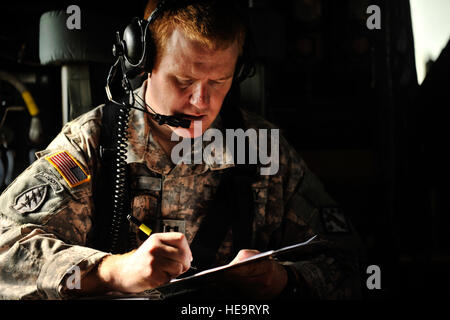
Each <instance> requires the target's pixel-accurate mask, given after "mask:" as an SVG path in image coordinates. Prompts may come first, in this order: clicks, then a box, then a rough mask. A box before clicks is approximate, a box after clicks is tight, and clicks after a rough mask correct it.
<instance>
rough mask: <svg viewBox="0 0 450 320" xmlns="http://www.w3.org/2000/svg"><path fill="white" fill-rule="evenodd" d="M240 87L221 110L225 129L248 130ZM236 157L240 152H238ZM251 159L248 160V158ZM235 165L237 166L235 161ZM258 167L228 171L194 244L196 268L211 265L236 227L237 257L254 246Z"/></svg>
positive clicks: (249, 166) (234, 233) (237, 167)
mask: <svg viewBox="0 0 450 320" xmlns="http://www.w3.org/2000/svg"><path fill="white" fill-rule="evenodd" d="M236 90H237V89H236V88H234V90H233V88H232V90H230V92H231V94H230V95H229V96H227V99H226V100H225V101H224V105H223V107H222V110H221V117H222V121H223V125H224V128H233V129H236V128H242V129H245V125H244V120H243V117H242V113H241V111H240V110H239V108H238V107H237V105H238V104H237V102H238V99H237V96H238V92H236ZM234 154H235V156H236V152H234ZM247 159H248V157H247ZM235 163H237V162H236V161H235ZM255 173H256V166H255V165H236V166H235V167H233V168H230V169H225V172H224V173H223V174H222V178H221V182H220V185H219V188H218V190H217V194H216V198H215V200H214V204H213V205H212V207H211V210H210V211H209V213H208V215H207V216H206V217H204V218H203V221H202V223H201V225H200V227H199V229H198V231H197V233H196V235H195V237H194V239H193V241H192V243H191V251H192V254H193V256H194V259H195V264H196V267H198V268H199V269H206V268H209V267H210V266H211V264H212V263H213V262H214V259H215V257H216V254H217V251H218V249H219V247H220V245H221V244H222V242H223V240H224V238H225V236H226V234H227V232H228V230H229V229H230V227H231V228H232V234H233V254H234V255H235V254H237V252H238V251H239V250H240V249H245V248H247V249H248V248H251V247H252V245H253V244H252V242H253V241H252V226H253V216H254V214H253V213H254V210H253V191H252V188H251V184H252V181H253V180H254V178H255Z"/></svg>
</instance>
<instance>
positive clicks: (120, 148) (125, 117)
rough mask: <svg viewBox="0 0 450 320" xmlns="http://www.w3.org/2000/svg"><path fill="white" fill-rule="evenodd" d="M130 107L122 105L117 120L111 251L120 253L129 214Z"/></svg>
mask: <svg viewBox="0 0 450 320" xmlns="http://www.w3.org/2000/svg"><path fill="white" fill-rule="evenodd" d="M129 119H130V108H128V107H127V106H126V105H120V107H119V114H118V122H117V144H116V146H115V163H114V167H115V178H114V187H113V218H112V222H111V232H110V235H111V248H110V252H112V253H118V252H119V251H120V250H119V243H118V242H119V239H120V238H121V237H120V236H121V234H122V232H121V231H122V230H121V229H122V228H123V226H124V225H126V224H125V223H124V221H125V220H126V216H127V214H128V213H127V209H128V206H127V204H128V192H127V161H126V160H127V146H128V137H127V134H128V123H129Z"/></svg>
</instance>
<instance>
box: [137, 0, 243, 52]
mask: <svg viewBox="0 0 450 320" xmlns="http://www.w3.org/2000/svg"><path fill="white" fill-rule="evenodd" d="M157 2H158V0H156V1H155V0H150V1H148V3H147V6H146V9H145V14H144V18H145V19H148V17H149V16H150V14H151V13H152V12H153V11H154V10H155V8H156V5H157ZM176 2H178V1H176ZM185 2H187V4H186V5H184V6H177V7H176V9H174V10H170V9H169V10H167V9H166V8H164V9H163V11H164V12H163V14H162V16H160V17H158V18H157V19H156V20H155V21H154V22H153V23H152V25H151V26H150V30H151V32H152V37H153V39H154V41H155V46H156V55H157V57H158V56H159V55H160V54H161V53H162V52H164V50H165V48H166V44H167V40H168V38H169V37H170V36H171V34H172V32H173V30H175V29H176V28H177V29H178V30H179V31H182V32H183V33H184V35H185V36H187V37H188V38H189V39H191V40H195V41H198V42H200V43H201V44H202V45H203V46H205V47H206V48H208V49H211V50H221V49H226V48H228V47H229V46H230V45H232V44H233V43H234V42H235V41H237V44H238V46H239V54H242V51H243V47H244V42H245V36H246V27H245V22H244V20H243V18H242V14H241V13H240V12H239V11H238V8H237V7H236V5H233V1H229V0H228V1H224V0H222V1H221V0H216V1H214V0H209V1H208V0H203V1H201V0H197V1H195V0H193V1H185ZM169 6H170V4H169ZM157 57H155V59H156V58H157ZM156 60H157V59H156Z"/></svg>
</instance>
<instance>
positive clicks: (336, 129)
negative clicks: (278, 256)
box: [0, 0, 450, 299]
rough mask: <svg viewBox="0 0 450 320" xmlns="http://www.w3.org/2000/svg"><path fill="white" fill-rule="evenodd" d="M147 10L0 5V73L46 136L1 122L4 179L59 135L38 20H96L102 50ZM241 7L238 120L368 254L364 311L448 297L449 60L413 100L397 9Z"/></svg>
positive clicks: (351, 1) (356, 2)
mask: <svg viewBox="0 0 450 320" xmlns="http://www.w3.org/2000/svg"><path fill="white" fill-rule="evenodd" d="M145 3H146V1H127V2H126V4H124V3H121V4H120V5H119V3H117V2H110V3H109V4H105V3H103V2H100V3H98V2H95V3H94V1H60V2H40V3H37V2H31V1H20V0H16V1H10V2H9V3H8V2H5V1H3V2H2V4H0V44H1V47H0V70H4V71H8V72H10V73H12V74H14V75H16V76H17V77H18V78H19V79H21V80H22V82H24V83H25V84H26V86H27V87H28V88H29V89H30V91H31V93H32V94H33V97H34V99H35V101H36V103H37V104H38V106H39V107H40V110H41V114H40V118H41V121H42V123H43V127H44V134H45V137H44V141H42V142H41V143H40V144H37V145H36V144H32V143H31V142H30V141H28V138H27V131H28V127H29V122H30V117H29V115H28V114H27V113H26V112H15V113H11V114H8V118H7V119H6V122H5V125H4V127H3V128H2V129H1V130H2V133H3V134H4V135H6V136H7V139H6V140H7V141H8V143H7V145H6V146H5V145H4V146H2V147H1V148H2V149H1V152H2V153H1V156H2V160H4V159H5V153H4V151H5V150H6V149H9V150H13V151H14V153H15V169H14V171H15V174H18V173H20V172H21V171H23V169H24V168H25V167H27V166H28V164H29V160H28V153H29V151H30V150H36V149H43V148H45V146H46V145H47V144H48V143H49V142H50V141H51V139H52V138H53V137H54V136H55V135H56V134H57V133H58V132H59V131H60V129H61V82H60V81H61V79H60V72H61V71H60V70H61V67H60V66H59V65H46V66H43V65H41V64H40V61H39V18H40V16H41V14H42V13H44V12H46V11H49V10H55V9H60V10H65V8H67V6H68V5H71V4H78V5H79V6H80V8H81V14H82V16H81V17H82V20H81V21H82V27H83V14H84V13H86V12H89V13H91V14H96V13H98V14H101V15H103V16H107V17H109V18H110V21H111V25H110V27H111V30H112V32H111V34H108V35H105V37H106V38H107V37H111V38H110V39H111V44H112V42H113V36H114V34H113V32H114V31H115V30H120V31H122V30H123V29H124V27H125V26H126V24H127V23H128V22H129V21H130V19H131V17H133V16H142V12H143V9H144V7H145ZM248 3H251V4H252V8H251V9H250V18H251V26H252V31H253V35H254V38H255V42H256V45H257V53H258V54H257V62H258V73H257V75H256V76H255V77H254V78H252V79H251V80H247V82H244V83H243V89H244V90H243V91H244V98H245V99H244V100H245V103H246V106H247V107H248V108H249V109H251V110H253V111H255V112H258V113H260V114H262V115H264V116H265V117H266V118H267V119H269V120H270V121H272V122H274V123H275V124H277V125H278V126H280V128H281V129H282V130H283V133H284V135H285V137H286V138H287V139H288V141H289V142H290V143H291V144H292V145H293V146H294V147H295V148H296V149H297V150H298V152H299V154H300V155H301V156H302V157H303V158H304V159H305V161H306V162H307V164H308V165H309V167H310V168H311V169H312V171H313V172H315V173H316V174H317V175H318V176H319V177H320V178H321V180H322V181H323V182H324V184H325V186H326V187H327V190H328V191H329V193H330V194H331V195H332V196H333V197H334V198H335V199H336V200H337V201H338V202H339V203H340V204H341V205H342V207H343V208H344V209H345V211H346V213H347V215H348V216H349V218H350V219H351V221H352V222H353V224H354V225H355V227H356V229H357V231H358V232H359V235H360V237H361V240H362V242H363V244H364V246H365V248H366V259H365V261H363V263H362V265H361V275H362V279H363V283H362V286H363V289H364V290H363V291H364V297H365V298H366V299H398V298H417V297H421V298H430V297H448V296H449V294H448V293H449V289H448V287H449V284H450V283H449V282H450V277H449V266H450V253H449V245H450V242H449V233H448V231H447V229H448V226H449V210H448V200H447V197H448V194H449V192H448V191H449V188H448V183H447V181H448V180H447V179H446V176H447V174H448V165H447V164H448V163H449V161H448V160H449V159H448V156H446V154H445V151H446V148H447V146H448V143H446V142H447V139H446V138H447V137H448V136H449V135H448V134H445V132H446V131H447V129H446V123H445V122H446V117H445V114H446V113H445V109H446V107H448V106H449V105H448V104H449V103H448V101H449V99H448V91H449V88H450V87H449V74H450V73H449V63H448V62H449V55H448V50H449V49H448V47H447V48H446V49H444V51H443V53H442V54H441V56H440V57H439V58H438V60H437V61H435V62H434V64H433V65H432V66H431V67H430V71H429V73H428V75H427V77H426V79H425V81H424V82H423V84H422V85H421V86H419V85H418V84H417V80H416V70H415V63H414V43H413V36H412V27H411V16H410V8H409V1H407V0H398V1H381V0H380V1H371V2H369V1H364V0H342V1H332V0H321V1H320V0H314V1H313V0H295V1H294V0H292V1H269V0H254V1H248ZM116 4H117V5H116ZM370 4H376V5H378V6H379V7H380V8H381V29H380V30H369V29H368V28H367V27H366V20H367V18H368V17H369V14H367V13H366V9H367V7H368V6H369V5H370ZM93 45H94V44H93ZM109 66H110V64H108V63H103V64H102V63H90V68H91V75H92V86H93V90H92V92H93V94H94V97H93V100H94V101H95V104H100V103H102V102H103V101H104V100H105V95H104V90H103V87H104V83H105V78H106V72H107V70H108V68H109ZM10 105H23V102H22V100H21V98H20V95H18V94H17V92H15V91H14V90H13V89H12V88H11V87H10V86H9V85H8V84H6V83H4V82H0V112H1V114H0V115H1V116H3V114H4V110H5V107H6V106H10ZM4 187H5V186H4V185H3V186H2V189H3V188H4ZM372 264H374V265H378V266H379V267H380V268H381V289H380V290H368V289H366V286H365V280H366V279H367V277H368V275H367V274H366V268H367V266H369V265H372Z"/></svg>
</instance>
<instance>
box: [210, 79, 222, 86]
mask: <svg viewBox="0 0 450 320" xmlns="http://www.w3.org/2000/svg"><path fill="white" fill-rule="evenodd" d="M225 82H226V80H210V82H209V83H210V84H211V85H213V86H222V85H224V84H225Z"/></svg>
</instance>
